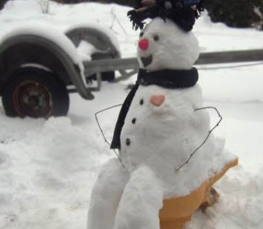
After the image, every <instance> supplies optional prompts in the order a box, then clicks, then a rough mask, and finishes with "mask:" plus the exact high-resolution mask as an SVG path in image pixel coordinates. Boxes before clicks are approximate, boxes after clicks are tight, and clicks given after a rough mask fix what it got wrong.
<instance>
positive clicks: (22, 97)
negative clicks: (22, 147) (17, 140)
mask: <svg viewBox="0 0 263 229" xmlns="http://www.w3.org/2000/svg"><path fill="white" fill-rule="evenodd" d="M2 102H3V106H4V109H5V112H6V115H7V116H10V117H16V116H20V117H26V116H28V117H32V118H48V117H50V116H65V115H67V113H68V109H69V94H68V91H67V89H66V86H65V84H64V82H63V81H62V80H60V79H59V78H58V77H56V76H55V75H54V74H53V73H51V72H47V71H45V70H43V69H39V68H32V67H27V68H20V69H18V70H17V71H15V72H14V73H13V74H12V75H11V76H10V77H9V78H8V80H7V82H6V83H5V84H4V89H3V95H2Z"/></svg>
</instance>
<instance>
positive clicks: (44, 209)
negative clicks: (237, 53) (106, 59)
mask: <svg viewBox="0 0 263 229" xmlns="http://www.w3.org/2000/svg"><path fill="white" fill-rule="evenodd" d="M127 10H128V8H126V7H120V6H117V5H100V4H95V3H89V4H79V5H71V6H59V5H57V4H54V3H52V4H51V7H50V14H42V12H41V10H40V8H39V5H38V4H37V2H36V1H35V0H31V1H30V0H16V1H9V3H8V4H7V6H6V8H5V9H4V10H3V11H1V12H0V26H1V30H0V36H3V35H4V34H5V33H6V31H7V29H9V28H11V27H13V26H16V25H17V24H24V23H27V22H28V21H31V22H36V23H37V22H42V23H46V24H47V25H53V26H56V28H58V29H59V30H61V31H65V29H66V28H68V26H70V25H71V24H76V23H81V22H83V21H85V22H89V23H93V22H97V23H101V24H103V25H106V26H107V27H109V28H110V29H111V30H112V31H114V33H115V34H116V35H117V37H118V39H119V41H120V50H121V52H122V55H123V56H125V57H131V56H135V55H136V46H137V40H138V34H139V31H137V32H134V31H132V29H131V24H130V22H129V20H128V19H127V18H126V12H127ZM114 15H115V16H116V17H117V19H118V20H117V19H114V18H115V16H114ZM113 19H114V20H113ZM120 24H121V25H122V26H120ZM194 33H195V34H196V35H197V37H198V40H199V43H200V46H201V51H224V50H239V49H256V48H263V43H262V40H263V33H262V32H258V31H255V30H253V29H230V28H227V27H226V26H224V25H222V24H214V23H211V22H210V20H209V18H208V17H207V16H206V15H204V16H202V17H201V18H200V19H199V20H198V22H197V23H196V27H195V29H194ZM207 67H209V66H207ZM262 72H263V67H262V65H258V66H251V67H242V68H230V69H213V70H206V71H203V70H202V71H200V81H199V84H200V85H201V86H202V89H203V95H204V102H205V105H212V106H215V107H217V108H218V109H219V110H220V112H221V114H222V115H223V118H224V119H223V122H222V124H221V125H220V127H219V128H218V129H217V130H216V133H215V134H216V135H220V136H223V137H225V139H226V147H227V148H228V149H229V150H231V151H232V152H234V153H235V154H237V155H238V157H239V159H240V165H239V166H238V167H237V168H235V169H232V170H231V171H229V172H228V173H227V175H226V176H224V178H223V179H221V181H219V182H218V183H217V185H216V189H217V191H218V192H219V193H220V195H221V199H220V201H219V203H217V204H216V205H214V206H213V207H212V208H209V209H208V210H207V212H206V213H205V214H204V213H202V212H201V211H198V212H197V213H196V214H195V215H194V217H193V219H192V221H191V222H190V223H189V224H188V225H187V226H186V228H187V229H193V228H194V229H222V228H231V229H247V228H253V229H262V228H263V219H262V215H263V212H262V211H263V207H262V199H263V192H262V190H263V176H262V172H263V162H262V152H261V151H262V149H263V141H262V140H263V116H262V113H263V92H262V85H263V77H262ZM133 79H134V78H133ZM131 81H132V79H131V80H129V81H127V82H124V83H119V84H108V83H104V84H103V85H102V90H101V91H100V92H98V93H95V96H96V98H95V100H94V101H85V100H83V99H81V98H80V96H79V95H77V94H72V95H71V107H70V112H69V115H68V117H64V118H51V119H49V120H42V119H40V120H34V119H29V118H27V119H19V118H15V119H11V118H7V117H6V116H5V115H4V111H3V108H2V106H0V228H1V229H2V228H3V229H46V228H51V229H72V228H86V224H87V210H88V207H89V203H90V201H91V199H90V193H91V189H92V187H93V184H94V182H95V180H96V178H97V175H98V172H99V169H100V168H101V165H102V164H104V163H105V162H106V161H107V160H108V159H109V158H111V157H115V156H114V153H113V152H112V151H110V150H109V149H108V148H109V147H108V145H107V144H105V143H104V140H103V138H102V136H101V133H100V131H99V129H98V128H97V124H96V122H95V118H94V113H95V112H96V111H98V110H101V109H103V108H106V107H109V106H112V105H115V104H120V103H122V102H123V99H124V98H125V96H126V95H127V92H128V91H127V90H125V88H126V84H127V83H128V82H131ZM117 115H118V108H116V109H112V110H110V111H107V112H104V113H102V114H100V115H99V121H100V123H101V125H102V128H103V130H104V132H105V134H106V136H107V138H108V140H110V138H111V136H112V131H113V128H114V124H115V121H116V118H117ZM211 116H212V123H216V121H217V116H216V115H215V114H214V113H213V112H211ZM211 125H212V124H211ZM155 194H156V195H157V193H155Z"/></svg>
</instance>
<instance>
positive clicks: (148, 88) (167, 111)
mask: <svg viewBox="0 0 263 229" xmlns="http://www.w3.org/2000/svg"><path fill="white" fill-rule="evenodd" d="M201 8H202V7H201V2H199V1H190V3H189V1H187V3H185V1H182V0H178V1H149V0H144V1H142V2H141V3H140V4H139V6H138V8H137V9H136V10H134V11H131V12H130V13H129V15H130V18H131V19H132V21H133V23H134V26H135V27H136V28H142V31H141V33H140V38H139V42H138V51H137V56H138V61H139V64H140V71H139V74H138V79H137V82H136V85H135V86H134V88H133V89H132V90H131V91H130V93H129V95H128V96H127V98H126V100H125V102H124V104H123V106H122V109H121V111H120V114H119V118H118V121H117V124H116V127H115V131H114V137H113V140H112V144H111V148H113V149H119V153H120V159H121V162H120V161H119V160H118V159H111V160H110V161H109V162H108V163H106V164H105V165H104V166H103V168H102V169H101V172H100V174H99V176H98V179H97V182H96V183H95V185H94V188H93V191H92V195H91V202H90V209H89V214H88V229H105V228H107V229H113V228H114V229H135V228H136V229H139V228H143V229H153V228H154V229H157V228H161V229H166V228H167V229H169V228H174V229H177V228H181V227H182V226H183V224H184V223H185V222H187V221H189V220H190V219H191V215H192V214H193V212H194V211H195V210H197V209H198V208H199V207H200V206H205V207H206V206H209V205H212V204H213V203H214V202H215V200H216V199H217V197H218V194H217V193H216V192H215V190H214V189H213V188H212V185H213V184H214V183H215V182H216V181H217V180H218V179H219V178H220V177H221V176H223V174H224V173H225V172H226V171H227V170H228V169H229V168H230V167H233V166H235V165H236V164H237V158H236V156H234V155H232V154H231V153H230V152H228V151H227V150H226V149H225V148H224V141H223V140H220V139H217V138H216V137H214V136H213V134H211V133H210V119H209V115H208V113H207V111H206V109H204V108H203V104H202V103H203V99H202V91H201V88H200V86H199V85H198V84H197V82H198V71H197V70H196V69H195V68H194V67H193V64H194V63H195V61H196V60H197V58H198V56H199V46H198V41H197V39H196V37H195V36H194V34H193V33H192V32H191V29H192V26H193V24H194V21H195V17H196V16H197V14H198V10H201ZM146 18H150V19H152V20H151V22H150V23H149V24H148V25H146V26H145V27H144V23H143V21H144V20H145V19H146ZM143 27H144V28H143Z"/></svg>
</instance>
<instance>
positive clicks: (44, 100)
mask: <svg viewBox="0 0 263 229" xmlns="http://www.w3.org/2000/svg"><path fill="white" fill-rule="evenodd" d="M12 100H13V103H14V105H15V109H16V111H17V113H18V114H19V115H20V116H22V117H25V116H30V117H45V118H47V117H49V116H50V114H51V113H52V107H53V106H52V95H51V93H50V92H49V90H48V88H47V87H46V86H45V85H43V84H41V83H38V82H35V81H29V80H28V81H23V82H21V83H20V84H18V85H17V87H16V89H15V91H14V93H13V98H12Z"/></svg>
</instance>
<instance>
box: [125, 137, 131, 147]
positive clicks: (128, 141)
mask: <svg viewBox="0 0 263 229" xmlns="http://www.w3.org/2000/svg"><path fill="white" fill-rule="evenodd" d="M130 144H131V140H130V139H129V138H127V139H126V145H127V146H129V145H130Z"/></svg>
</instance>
